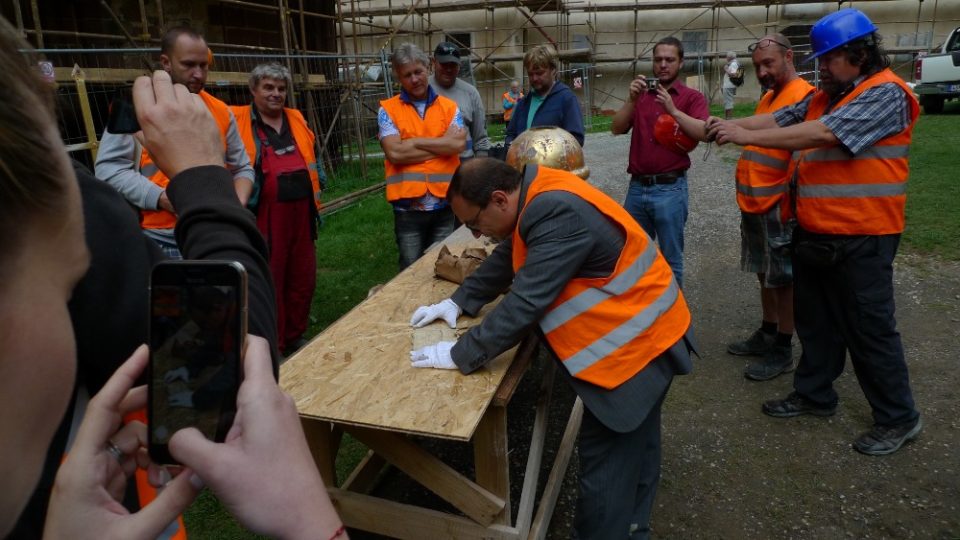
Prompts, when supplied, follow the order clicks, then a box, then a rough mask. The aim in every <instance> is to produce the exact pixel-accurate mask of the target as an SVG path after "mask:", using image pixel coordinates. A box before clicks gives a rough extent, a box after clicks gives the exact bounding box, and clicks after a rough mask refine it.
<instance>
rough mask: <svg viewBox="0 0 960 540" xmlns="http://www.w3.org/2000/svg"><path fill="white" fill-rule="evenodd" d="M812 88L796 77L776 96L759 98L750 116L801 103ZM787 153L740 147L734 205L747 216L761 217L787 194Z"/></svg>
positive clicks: (771, 92) (771, 149) (788, 155)
mask: <svg viewBox="0 0 960 540" xmlns="http://www.w3.org/2000/svg"><path fill="white" fill-rule="evenodd" d="M812 91H813V87H812V86H810V84H809V83H807V81H805V80H803V79H801V78H799V77H798V78H796V79H794V80H792V81H790V82H788V83H787V84H786V85H785V86H784V87H783V88H781V89H780V91H779V92H777V93H776V94H774V93H773V91H769V92H767V93H766V94H764V95H763V97H762V98H760V102H759V103H758V104H757V108H756V110H755V112H754V114H764V113H771V112H773V111H776V110H777V109H780V108H782V107H785V106H787V105H792V104H794V103H797V102H799V101H803V99H804V98H805V97H807V95H808V94H810V92H812ZM789 167H790V151H789V150H779V149H775V148H764V147H760V146H755V145H748V146H746V147H744V149H743V152H742V153H741V154H740V160H739V161H738V162H737V173H736V174H737V205H739V206H740V210H742V211H743V212H746V213H748V214H765V213H767V212H769V211H770V209H771V208H773V207H774V206H775V205H776V204H777V203H778V202H780V200H782V199H783V197H784V194H785V193H787V169H788V168H789Z"/></svg>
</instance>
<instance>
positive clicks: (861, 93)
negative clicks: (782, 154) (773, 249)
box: [708, 9, 922, 455]
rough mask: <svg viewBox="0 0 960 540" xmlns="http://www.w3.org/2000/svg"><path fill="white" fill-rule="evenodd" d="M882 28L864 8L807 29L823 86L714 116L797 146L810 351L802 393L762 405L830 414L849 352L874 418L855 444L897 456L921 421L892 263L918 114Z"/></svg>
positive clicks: (802, 367)
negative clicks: (770, 105) (758, 109)
mask: <svg viewBox="0 0 960 540" xmlns="http://www.w3.org/2000/svg"><path fill="white" fill-rule="evenodd" d="M876 32H877V27H876V26H875V25H874V24H873V23H872V22H871V21H870V19H869V18H867V16H866V15H864V14H863V13H862V12H860V11H858V10H855V9H842V10H840V11H837V12H835V13H831V14H830V15H827V16H826V17H824V18H822V19H820V20H819V21H817V23H816V24H815V25H814V26H813V28H812V29H811V31H810V41H811V44H812V45H813V54H812V55H811V56H810V58H809V59H812V58H819V59H820V80H821V82H822V88H821V90H820V91H818V92H816V93H814V94H812V95H811V96H809V97H807V98H806V99H804V100H803V101H801V102H800V103H797V104H796V105H790V106H787V107H784V108H782V109H779V110H777V111H775V112H773V113H771V114H763V115H758V116H752V117H749V118H745V119H740V120H734V121H721V120H717V121H713V120H711V122H710V126H709V132H708V133H709V136H711V137H716V140H717V142H718V143H720V144H724V143H729V142H732V143H736V144H742V145H750V144H752V145H757V144H763V145H764V146H766V147H770V148H781V149H784V150H789V151H792V152H793V157H792V159H791V162H790V166H789V169H788V171H787V178H790V199H791V200H790V205H789V210H790V211H791V213H792V214H794V215H795V217H796V220H797V228H796V231H795V234H794V246H793V270H794V286H795V288H796V297H795V300H794V302H795V308H794V313H795V314H796V325H797V335H798V336H799V337H800V344H801V345H802V346H803V354H802V355H801V357H800V363H799V364H798V366H797V371H796V373H795V375H794V379H793V387H794V391H793V392H792V393H791V394H790V395H788V396H787V397H786V398H784V399H777V400H771V401H767V402H766V403H764V404H763V412H764V413H766V414H768V415H770V416H774V417H779V418H785V417H792V416H798V415H802V414H812V415H816V416H831V415H833V414H834V413H835V412H836V408H837V401H838V398H837V393H836V391H835V390H834V388H833V381H834V380H835V379H836V378H837V377H839V376H840V374H841V373H842V372H843V368H844V363H845V360H846V354H847V351H848V350H849V352H850V358H851V360H852V362H853V366H854V369H855V370H856V373H857V380H858V381H859V383H860V388H861V389H862V390H863V393H864V395H865V396H866V398H867V401H868V402H869V403H870V407H871V409H872V411H873V421H874V425H873V428H872V429H871V430H869V431H867V432H865V433H863V434H862V435H860V436H859V437H858V438H857V439H856V440H854V442H853V448H854V449H856V450H857V451H859V452H862V453H864V454H869V455H883V454H890V453H893V452H896V451H897V450H898V449H899V448H900V447H901V446H902V445H903V444H904V443H905V442H907V441H909V440H911V439H913V438H915V437H916V436H917V434H918V433H919V432H920V430H921V427H922V424H921V421H920V413H919V412H918V411H917V409H916V407H915V405H914V401H913V394H912V392H911V390H910V379H909V374H908V372H907V364H906V361H905V359H904V353H903V345H902V344H901V341H900V334H899V333H898V332H897V328H896V320H895V319H894V300H893V259H894V256H895V255H896V252H897V247H898V245H899V242H900V234H901V233H902V232H903V227H904V206H905V204H906V183H907V176H908V174H909V162H908V155H909V149H910V140H911V133H912V131H913V125H914V123H915V122H916V120H917V116H918V115H919V114H920V109H919V105H918V103H917V100H916V98H914V97H913V94H912V92H911V91H910V88H909V87H908V86H907V85H906V84H905V83H904V82H903V80H901V79H900V78H899V77H897V76H896V75H894V74H893V72H892V71H891V70H890V68H889V66H890V61H889V59H888V58H887V57H886V55H885V54H884V51H883V49H882V47H881V45H880V36H879V35H878V34H877V33H876ZM809 59H808V60H809Z"/></svg>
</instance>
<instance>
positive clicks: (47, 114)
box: [0, 17, 70, 282]
mask: <svg viewBox="0 0 960 540" xmlns="http://www.w3.org/2000/svg"><path fill="white" fill-rule="evenodd" d="M0 73H2V74H3V76H2V77H0V95H2V96H3V99H2V100H0V230H3V231H6V232H7V235H8V236H7V238H10V239H11V240H12V249H11V245H10V244H8V246H7V248H6V254H5V256H4V258H3V260H4V261H6V263H5V264H0V282H3V281H6V280H4V279H3V278H2V276H3V275H4V274H5V273H6V272H7V271H9V270H10V268H11V266H12V265H13V264H15V261H16V260H17V258H18V257H17V255H19V253H20V250H21V249H23V248H24V247H25V246H23V245H22V243H23V239H24V237H25V232H26V230H27V227H28V226H30V225H32V224H33V223H34V220H36V219H38V218H42V217H49V216H56V215H58V214H59V212H60V211H61V210H62V208H63V204H64V200H65V193H66V190H65V188H66V186H67V184H66V182H67V181H69V179H67V178H65V177H64V176H65V175H66V174H68V173H69V172H70V171H64V170H63V166H62V164H63V159H54V158H53V156H56V155H57V153H59V152H63V151H64V150H63V146H62V145H60V144H58V140H57V139H56V138H55V137H51V135H52V134H53V133H55V130H56V127H55V126H56V121H55V119H54V113H53V110H54V90H53V87H52V85H51V84H50V83H48V82H46V81H44V80H43V79H42V78H41V77H40V73H39V68H38V65H37V59H36V55H35V54H33V52H32V50H31V48H30V45H28V44H27V43H26V42H25V41H24V40H23V39H22V38H21V37H20V35H19V34H18V33H17V31H16V29H15V28H14V27H13V26H12V25H11V24H10V23H9V22H7V20H6V19H4V18H3V17H0Z"/></svg>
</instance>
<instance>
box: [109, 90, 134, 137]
mask: <svg viewBox="0 0 960 540" xmlns="http://www.w3.org/2000/svg"><path fill="white" fill-rule="evenodd" d="M107 131H109V132H110V133H113V134H117V135H120V134H130V133H136V132H138V131H140V122H138V121H137V111H136V109H134V107H133V93H132V90H131V88H130V87H127V88H121V89H120V90H118V91H117V93H116V94H115V95H114V96H113V100H112V101H111V102H110V116H108V117H107Z"/></svg>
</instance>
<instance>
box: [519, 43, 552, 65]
mask: <svg viewBox="0 0 960 540" xmlns="http://www.w3.org/2000/svg"><path fill="white" fill-rule="evenodd" d="M558 66H559V63H558V60H557V51H556V50H555V49H554V48H553V47H551V46H549V45H537V46H536V47H534V48H532V49H530V50H529V51H527V53H526V54H524V55H523V69H526V70H529V69H531V68H536V67H542V68H547V69H557V68H558Z"/></svg>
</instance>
